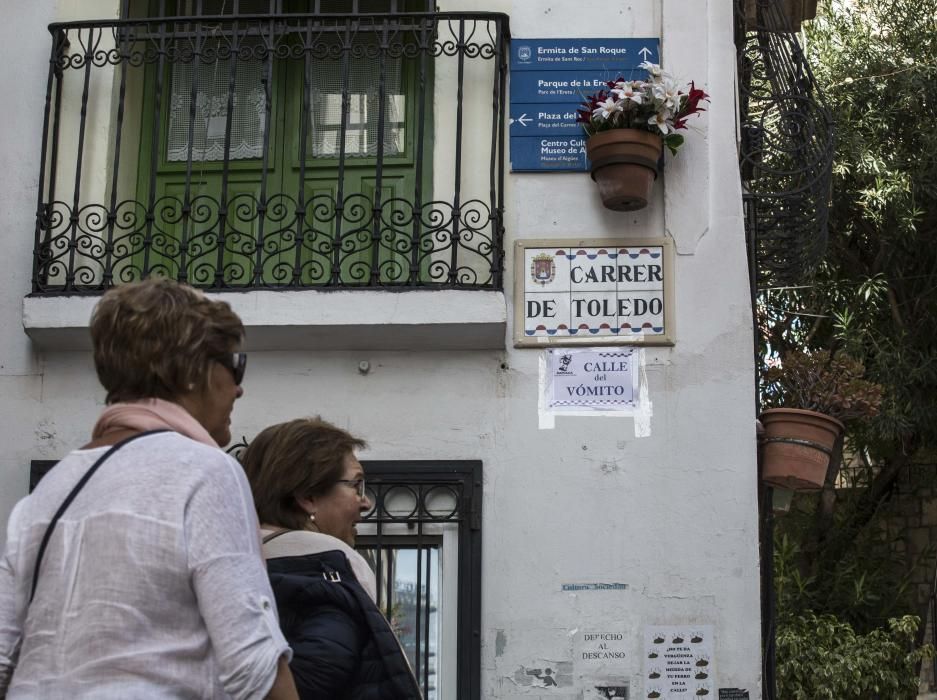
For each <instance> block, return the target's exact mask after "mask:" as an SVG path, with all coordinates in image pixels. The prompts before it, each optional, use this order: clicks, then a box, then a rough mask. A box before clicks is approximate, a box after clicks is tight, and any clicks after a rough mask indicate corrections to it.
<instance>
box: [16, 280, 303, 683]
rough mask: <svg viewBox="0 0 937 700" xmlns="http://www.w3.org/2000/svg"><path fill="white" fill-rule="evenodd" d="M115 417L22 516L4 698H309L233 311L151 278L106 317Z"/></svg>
mask: <svg viewBox="0 0 937 700" xmlns="http://www.w3.org/2000/svg"><path fill="white" fill-rule="evenodd" d="M90 330H91V340H92V345H93V357H94V365H95V369H96V370H97V374H98V378H99V379H100V381H101V384H103V386H104V389H105V391H106V399H105V402H106V404H107V405H106V407H105V408H104V410H103V412H102V413H101V415H100V416H99V417H98V419H97V422H96V424H95V425H94V428H93V430H92V432H91V440H90V442H88V443H87V444H86V445H84V447H82V448H81V449H78V450H75V451H74V452H71V453H70V454H68V455H67V456H66V457H65V458H64V459H62V460H61V461H60V462H59V463H58V464H57V465H56V466H55V467H54V468H53V469H52V470H51V471H50V472H49V473H48V474H47V475H46V476H45V477H44V478H43V479H42V481H41V482H40V483H39V485H38V486H37V488H36V490H35V491H34V492H33V493H32V494H30V495H29V496H27V497H26V498H24V499H23V500H22V501H20V502H19V503H18V504H17V505H16V507H15V508H14V509H13V512H12V514H11V515H10V520H9V525H8V528H7V542H6V548H5V551H4V554H3V557H2V558H0V697H6V698H8V699H9V700H14V699H16V698H65V697H95V698H170V697H172V698H179V697H189V698H195V697H199V698H218V697H233V698H262V697H268V698H296V689H295V687H294V685H293V682H292V678H291V677H290V674H289V669H288V667H287V661H288V659H289V653H290V652H289V647H288V645H287V643H286V640H285V638H284V637H283V635H282V633H281V632H280V629H279V624H278V620H277V617H276V609H275V606H274V604H273V594H272V591H271V589H270V584H269V580H268V578H267V575H266V571H265V570H264V567H263V563H262V562H261V560H260V556H259V555H260V546H259V542H258V539H257V517H256V514H255V512H254V509H253V504H252V503H251V496H250V490H249V487H248V485H247V480H246V479H245V478H244V473H243V470H242V469H241V468H240V465H238V463H237V462H236V461H235V460H234V459H232V458H231V457H230V456H228V455H227V454H225V453H224V452H223V451H222V450H220V449H219V445H224V444H226V443H227V442H228V441H229V440H230V437H231V433H230V425H231V411H232V409H233V407H234V402H235V401H236V400H237V399H238V398H240V397H241V396H242V395H243V393H244V391H243V389H242V388H241V386H240V384H241V380H242V379H243V377H244V368H245V362H246V356H245V355H244V354H243V353H241V352H238V346H239V345H240V343H241V339H242V337H243V334H244V328H243V326H242V324H241V320H240V319H239V318H238V317H237V315H236V314H235V313H234V312H233V311H232V310H231V308H230V307H229V306H228V305H227V304H225V303H223V302H219V301H212V300H210V299H208V298H207V297H206V296H205V295H203V294H201V293H200V292H197V291H196V290H194V289H192V288H191V287H186V286H184V285H180V284H177V283H175V282H171V281H168V280H160V279H150V280H147V281H144V282H140V283H135V284H126V285H121V286H119V287H116V288H114V289H112V290H110V291H108V292H107V293H106V294H105V295H104V296H103V297H102V298H101V300H100V302H99V303H98V304H97V306H96V307H95V310H94V314H93V316H92V319H91V328H90Z"/></svg>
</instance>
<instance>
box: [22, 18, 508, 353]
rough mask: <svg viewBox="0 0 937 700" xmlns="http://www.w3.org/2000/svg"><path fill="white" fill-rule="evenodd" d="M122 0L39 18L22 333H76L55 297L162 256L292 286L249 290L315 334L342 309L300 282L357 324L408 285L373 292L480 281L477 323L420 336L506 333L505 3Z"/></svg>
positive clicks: (155, 266)
mask: <svg viewBox="0 0 937 700" xmlns="http://www.w3.org/2000/svg"><path fill="white" fill-rule="evenodd" d="M385 1H386V2H387V3H388V7H389V8H397V7H398V5H400V6H401V7H405V6H406V7H410V6H412V3H411V4H409V5H408V4H407V3H402V2H400V1H399V0H385ZM140 4H141V6H143V5H147V4H146V3H140ZM254 4H257V5H258V6H262V5H264V4H265V3H261V2H257V3H254ZM267 4H269V3H267ZM218 5H219V8H223V7H225V3H218ZM234 5H235V7H237V6H238V3H235V4H234ZM333 5H336V4H335V3H333ZM371 5H374V3H371ZM172 6H173V5H172V3H171V2H170V3H169V5H168V6H167V7H172ZM197 6H198V7H199V8H202V7H203V3H202V2H199V3H197ZM271 6H272V5H271ZM316 6H317V7H318V4H317V5H316ZM338 6H339V7H340V6H341V4H340V3H339V4H338ZM349 6H351V4H350V3H349ZM128 7H131V8H132V7H133V4H132V3H131V4H130V5H129V6H128ZM204 7H206V8H210V7H211V3H210V2H209V1H208V0H205V2H204ZM240 7H241V8H242V10H243V9H244V8H248V9H250V7H251V3H250V2H248V1H246V0H242V1H241V3H240ZM354 7H355V8H356V9H357V7H358V4H357V3H355V4H354ZM127 14H128V16H127V17H126V18H124V19H119V20H104V21H83V22H70V23H58V24H53V25H50V27H49V29H50V32H51V34H52V48H51V55H50V62H49V73H48V81H47V87H46V102H45V112H44V115H43V141H42V155H41V163H40V170H39V182H40V187H39V195H38V202H37V211H36V228H35V247H34V255H33V274H32V294H31V295H30V297H28V298H27V300H26V303H25V308H24V317H25V318H26V328H27V332H28V333H30V335H31V336H33V337H34V339H36V340H37V341H39V342H40V344H42V343H44V342H47V341H49V339H51V338H53V337H56V338H58V340H56V341H53V344H56V345H57V346H58V347H84V346H86V342H85V340H82V341H81V342H78V341H76V340H75V338H74V337H72V339H71V340H67V339H63V338H64V336H63V335H62V333H63V332H64V333H65V335H67V336H74V333H75V332H77V333H78V334H79V335H80V334H82V332H83V327H84V320H85V319H86V318H87V316H86V315H85V312H86V311H87V309H86V308H85V307H88V308H90V306H89V304H88V303H87V302H86V303H80V302H79V303H77V304H76V305H74V309H70V310H69V309H66V310H63V305H62V304H61V303H59V302H54V299H55V298H58V297H65V296H67V297H70V298H74V297H80V296H95V295H98V294H100V293H101V292H102V291H104V290H105V289H107V288H108V287H110V286H112V285H114V284H119V283H122V282H129V281H134V280H139V279H142V278H144V277H146V276H148V275H152V274H158V275H161V276H164V277H169V278H172V279H176V280H179V281H181V282H185V283H188V284H191V285H193V286H196V287H199V288H202V289H204V290H205V291H207V292H212V293H218V294H220V295H221V296H222V297H223V298H228V299H231V298H234V297H237V296H238V294H236V293H242V292H256V293H259V294H260V295H261V296H260V297H258V296H257V295H256V294H254V295H250V296H251V297H252V298H251V300H250V301H248V300H247V299H245V300H242V301H240V302H233V305H234V306H235V308H236V309H237V310H239V311H240V312H242V313H247V314H248V315H250V311H251V309H257V307H258V304H259V303H260V302H258V301H257V300H258V299H269V297H268V296H266V295H269V294H270V293H271V292H281V291H285V290H299V291H300V292H302V294H300V295H299V297H298V298H296V299H294V300H291V301H289V302H287V303H285V304H281V303H279V302H276V301H271V302H270V303H267V302H264V303H263V304H261V306H263V307H264V308H265V309H269V308H271V307H272V306H277V305H279V306H280V307H281V308H283V309H295V310H296V313H291V312H288V313H286V316H287V317H284V318H281V319H279V320H277V321H273V322H272V323H274V325H277V326H278V327H280V330H281V331H282V328H283V327H290V326H300V327H303V328H305V329H306V331H304V336H305V337H307V338H309V337H310V336H309V333H308V332H307V331H308V327H309V326H316V327H319V331H321V332H319V333H313V334H312V336H314V337H312V339H310V340H308V344H309V345H311V346H315V347H322V346H320V345H319V344H318V341H319V340H321V339H322V338H324V337H329V336H330V335H331V332H332V330H334V328H335V327H337V326H336V324H334V323H331V322H329V321H328V320H327V319H325V318H324V317H323V316H322V314H319V316H316V314H315V313H313V314H312V317H310V312H309V306H310V303H309V300H310V299H311V298H315V299H316V300H317V303H316V304H313V306H315V307H316V308H319V307H321V306H322V303H320V302H321V301H322V300H323V299H326V298H328V299H330V300H331V301H330V302H328V303H331V304H332V305H333V307H337V308H339V309H344V311H343V312H336V310H335V309H334V308H333V311H332V312H331V313H329V314H326V315H328V316H330V317H332V318H334V317H335V316H336V315H337V313H344V319H345V320H344V321H343V323H345V322H347V325H349V328H350V327H351V326H352V325H353V326H357V330H355V331H354V332H355V333H356V334H357V335H358V336H361V326H362V325H365V326H367V325H369V324H374V325H378V324H381V323H382V321H381V319H382V318H383V319H386V314H387V313H390V311H391V310H393V311H394V312H397V313H398V314H399V312H400V308H401V304H403V306H404V307H406V305H407V304H410V303H411V302H410V301H404V300H403V298H401V297H400V295H391V296H393V297H398V298H396V299H395V300H388V299H387V298H386V292H388V291H397V292H402V291H408V292H411V291H412V292H416V291H424V292H425V291H436V292H439V293H443V292H445V293H444V294H442V297H445V298H446V299H447V302H446V303H445V304H443V305H440V304H439V302H440V300H441V298H442V297H439V296H438V295H433V298H434V300H433V302H429V301H428V300H427V299H423V300H421V301H420V302H417V306H419V307H421V308H424V309H425V308H428V307H435V308H437V310H438V309H440V308H445V307H449V308H459V306H458V305H462V306H464V305H465V299H466V297H465V296H464V295H466V294H470V293H471V294H480V295H481V297H484V296H486V295H485V293H486V292H487V296H488V297H489V298H488V299H487V300H484V301H482V300H481V299H480V298H479V299H478V301H477V302H471V301H470V302H469V304H470V305H473V304H474V306H476V307H478V308H477V309H474V310H470V315H471V314H474V316H473V318H474V319H475V321H474V322H477V323H481V326H477V327H476V328H474V329H473V330H472V331H471V332H466V338H464V339H454V338H451V337H450V338H449V339H448V340H444V341H442V342H441V344H438V343H433V342H430V345H429V347H435V346H438V347H464V344H463V342H462V341H463V340H467V339H468V337H469V336H472V337H475V338H479V337H485V338H487V340H484V341H481V345H482V346H484V347H488V346H491V345H492V343H494V345H495V346H497V345H500V346H501V347H503V337H502V338H500V339H498V340H497V341H495V340H494V339H495V338H498V337H499V333H500V332H501V331H503V327H504V323H505V312H504V310H503V295H502V294H501V290H502V286H503V259H504V252H503V248H504V246H503V238H504V226H503V215H504V151H505V143H504V119H505V106H506V92H505V81H506V69H507V63H506V61H507V55H508V54H507V47H508V43H509V39H510V31H509V27H508V20H507V17H506V16H505V15H503V14H497V13H484V12H457V13H453V12H413V13H404V12H397V11H390V12H382V13H374V14H362V13H357V12H355V13H348V14H339V13H334V12H333V13H317V14H301V13H283V12H278V13H270V14H243V13H241V14H215V15H209V14H199V15H196V16H192V15H187V16H159V17H140V18H137V17H134V16H133V12H132V11H131V12H128V13H127ZM164 14H165V13H164ZM334 292H344V293H350V292H353V294H351V297H353V298H354V299H349V296H348V295H347V294H339V295H338V296H336V295H335V294H334ZM367 292H383V293H384V294H382V295H381V296H382V297H384V298H383V299H382V300H381V301H380V302H379V303H378V304H377V307H382V305H383V307H386V308H384V309H383V310H381V309H380V308H378V310H377V311H373V313H371V316H373V318H365V319H363V320H361V319H355V318H353V316H354V315H355V314H354V311H355V309H359V310H360V309H361V308H363V307H364V306H371V307H374V306H375V305H374V304H369V303H366V302H365V297H367V296H368V295H367ZM456 292H458V294H456ZM322 293H329V294H327V296H322ZM471 294H470V296H471ZM493 294H494V297H492V295H493ZM373 296H374V295H373V294H372V295H371V297H372V298H373ZM403 296H404V297H411V295H410V294H407V295H403ZM416 296H421V295H419V294H417V295H416ZM449 297H452V298H451V299H450V298H449ZM281 298H282V297H281ZM492 299H494V300H492ZM60 301H61V300H60ZM88 301H89V302H90V301H91V300H88ZM333 302H334V303H333ZM452 304H457V306H454V307H453V306H452ZM79 306H80V307H81V308H79ZM499 306H500V307H501V308H500V309H499ZM238 307H240V308H238ZM345 312H347V313H345ZM420 313H422V312H420V311H418V310H416V309H415V310H413V311H412V312H408V311H407V309H406V308H404V310H403V315H404V316H406V317H407V318H408V319H409V320H408V321H407V322H406V323H405V324H404V326H405V328H404V332H403V335H404V336H407V332H405V331H406V329H407V328H411V327H412V326H413V324H416V325H420V326H425V325H427V324H428V325H429V326H438V327H443V326H445V327H447V328H448V329H449V330H448V331H447V333H450V335H451V331H452V330H453V329H454V328H455V327H456V326H457V325H458V324H459V323H460V321H461V319H459V318H455V317H453V316H452V313H451V312H449V314H448V315H447V314H445V313H443V312H442V311H437V313H435V314H432V313H431V314H429V316H423V317H422V318H421V317H420V316H419V314H420ZM75 314H77V315H79V316H81V321H80V322H76V321H74V320H72V319H73V317H74V316H75ZM256 315H257V316H258V317H264V318H266V317H267V316H269V314H268V313H267V312H266V311H264V310H263V309H261V310H260V311H257V312H256ZM274 315H276V314H274ZM281 315H282V314H281ZM364 316H368V314H367V313H365V314H364ZM245 320H246V319H245ZM265 323H268V322H267V321H261V320H258V325H260V326H263V325H264V324H265ZM491 324H494V326H492V325H491ZM248 325H250V324H248ZM268 325H269V324H268ZM341 325H342V323H339V324H338V326H341ZM364 335H367V333H365V334H364ZM418 335H419V333H418ZM424 335H425V333H424ZM502 335H503V334H502ZM60 341H61V342H60ZM266 342H267V344H268V345H271V344H272V347H273V348H280V347H293V343H292V341H290V340H288V339H287V340H285V341H284V342H280V341H277V340H271V339H270V338H268V339H267V341H266ZM335 342H337V345H336V347H359V346H360V347H367V346H369V345H370V344H371V341H368V340H366V339H362V338H360V337H359V338H358V339H357V340H349V341H347V342H346V341H343V340H341V339H339V340H338V341H335ZM335 342H333V345H335ZM401 342H402V343H403V344H402V345H401V343H400V342H391V343H390V345H389V346H388V347H394V348H396V347H409V344H408V341H407V340H405V339H404V340H401ZM470 346H471V343H470ZM424 347H426V346H424Z"/></svg>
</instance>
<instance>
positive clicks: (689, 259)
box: [0, 0, 760, 700]
mask: <svg viewBox="0 0 937 700" xmlns="http://www.w3.org/2000/svg"><path fill="white" fill-rule="evenodd" d="M116 4H117V3H116V2H111V3H110V4H109V5H108V3H104V5H100V4H99V3H96V4H95V9H99V10H100V12H99V13H98V14H97V15H96V16H99V17H101V16H107V15H108V14H109V13H112V11H113V6H114V5H116ZM440 5H441V6H442V9H456V8H461V9H485V10H493V11H504V12H507V13H509V14H510V17H511V31H512V33H513V35H514V36H515V37H519V38H524V37H549V36H557V37H559V36H582V37H584V38H585V37H602V36H657V35H659V36H660V37H661V43H662V54H663V59H664V60H663V62H664V65H665V67H666V68H668V69H670V70H672V71H673V72H675V73H676V74H677V75H678V76H679V77H681V78H685V79H687V80H689V79H691V78H692V79H694V80H696V81H697V84H702V85H703V86H705V89H706V90H707V91H708V92H709V93H710V94H711V95H712V98H713V99H712V105H711V108H710V111H709V112H708V114H707V115H706V116H705V118H704V119H701V120H698V121H696V122H695V123H694V125H693V129H694V131H693V133H690V134H689V135H688V138H687V141H688V143H687V144H686V146H685V147H684V148H683V149H682V151H681V153H680V155H679V156H678V157H677V158H675V159H672V160H671V159H668V162H667V165H666V170H665V174H664V177H663V179H662V180H659V181H658V187H657V188H656V192H655V198H654V201H653V202H652V203H651V205H650V206H649V207H648V208H647V209H645V210H643V211H641V212H636V213H633V214H624V213H616V212H610V211H607V210H605V209H603V208H602V207H601V205H600V203H599V200H598V195H597V194H596V192H595V189H594V185H593V183H592V182H591V180H590V179H589V177H588V176H587V175H584V174H578V173H577V174H518V175H508V176H507V178H506V179H507V196H506V202H507V214H506V227H507V235H508V240H507V241H506V242H505V249H506V250H507V251H508V258H507V260H506V263H507V270H508V277H507V279H506V280H505V293H506V298H507V308H508V310H509V316H508V328H507V330H506V335H505V337H506V338H510V337H511V333H512V328H511V326H512V324H513V319H512V318H511V317H510V309H511V308H512V289H513V278H512V262H513V261H512V260H511V251H512V249H513V242H514V240H516V239H518V238H550V237H555V238H567V237H590V238H600V237H609V236H614V237H620V238H621V239H622V241H627V240H628V239H629V238H645V237H653V236H662V235H668V236H670V237H672V238H673V239H674V241H675V242H676V251H677V255H676V261H675V280H676V285H675V287H676V300H675V301H676V313H677V319H676V329H677V337H676V344H675V345H674V347H672V348H649V349H648V350H647V352H646V357H647V368H646V371H647V380H648V384H649V389H650V398H651V401H652V402H653V408H654V415H653V417H652V419H651V435H650V436H649V437H646V438H640V439H638V438H635V437H634V427H633V422H632V421H631V419H627V418H580V417H560V418H558V419H557V421H556V426H555V428H554V429H552V430H540V429H538V420H537V389H538V356H539V351H537V350H529V349H524V350H518V349H514V348H511V347H505V349H504V350H473V351H469V350H463V351H453V350H445V351H408V352H388V351H380V350H369V351H318V352H315V351H309V350H303V351H292V352H256V353H253V354H252V356H251V358H250V367H249V372H248V375H247V380H246V385H245V386H246V395H245V397H244V399H243V400H241V401H240V402H239V404H238V406H237V408H236V409H235V416H234V420H235V424H234V431H233V432H234V433H235V435H236V436H240V435H246V436H251V435H253V434H254V433H256V432H257V431H258V430H260V429H261V428H262V427H264V426H266V425H268V424H270V423H271V422H275V421H279V420H285V419H289V418H292V417H295V416H297V415H311V414H322V415H323V416H324V417H326V418H327V419H329V420H331V421H333V422H336V423H337V424H339V425H342V426H346V427H348V428H349V429H350V430H352V431H353V432H355V433H356V434H360V435H362V436H364V437H366V438H367V439H368V441H369V442H370V443H371V448H370V449H369V450H368V452H367V453H365V455H363V456H365V457H369V458H375V459H377V458H379V459H480V460H482V462H483V464H484V512H483V532H484V544H483V560H484V561H483V600H482V605H483V619H482V625H483V639H482V645H483V649H482V665H483V678H482V697H483V698H497V699H498V700H518V699H519V698H530V697H539V696H541V695H538V692H540V693H542V697H551V698H564V700H572V699H573V698H580V697H581V691H582V689H583V688H584V687H585V686H586V684H587V679H588V678H590V677H594V676H596V675H600V674H601V673H603V672H607V673H622V674H624V675H625V676H627V677H628V678H629V679H630V680H631V684H632V697H633V698H642V697H644V694H643V692H642V689H643V687H644V686H643V677H642V671H643V666H642V657H643V648H642V638H643V629H644V627H645V626H646V625H658V624H684V623H686V624H692V625H703V624H710V625H713V627H714V630H715V639H716V641H715V655H716V658H715V660H714V669H715V674H716V678H717V686H718V687H740V688H748V689H749V690H750V692H751V697H752V698H757V697H760V692H759V686H760V655H759V651H758V650H759V639H760V634H759V629H760V623H759V605H758V560H757V527H756V470H755V447H754V431H753V425H754V400H753V392H754V389H753V385H752V351H751V348H752V336H751V334H752V328H751V313H750V309H749V303H748V287H747V272H746V261H745V250H744V231H743V223H742V213H741V196H740V191H739V180H738V175H737V165H736V150H735V109H736V107H735V97H734V49H733V46H732V33H731V32H732V22H731V7H730V5H731V3H727V2H722V1H717V0H662V1H660V0H631V1H630V2H627V3H608V2H606V1H604V0H579V1H578V2H575V3H570V2H562V3H561V2H546V1H542V0H514V1H513V2H511V1H509V0H492V1H491V2H486V3H482V2H470V1H469V0H447V1H446V2H440ZM108 7H110V8H111V9H110V10H108ZM79 9H80V12H81V14H80V15H79V14H78V11H79ZM66 16H67V17H69V18H72V17H75V16H84V17H92V16H95V15H94V13H92V12H90V11H89V10H86V9H85V6H84V5H82V6H81V7H80V8H78V7H76V3H74V2H70V3H65V2H62V3H56V2H55V1H54V0H33V2H31V3H22V4H18V8H17V14H16V17H15V18H14V17H13V16H12V15H10V16H8V17H7V18H6V21H5V22H4V23H3V25H2V26H0V37H2V39H3V40H2V41H0V65H4V66H6V67H7V68H6V69H5V70H4V71H3V72H2V76H0V81H2V82H0V94H3V95H5V96H7V97H8V100H9V101H10V103H13V104H16V106H17V108H16V109H10V110H7V112H6V122H5V128H4V129H3V130H2V131H0V158H2V160H0V166H2V168H3V172H4V173H5V174H6V177H5V180H4V182H5V186H4V187H3V188H0V217H2V223H3V229H2V230H3V232H4V238H5V249H4V255H3V256H2V257H0V274H2V278H3V279H4V280H5V284H4V285H3V288H2V291H0V326H2V328H3V329H4V331H3V333H0V426H2V427H0V431H2V432H0V435H2V438H3V444H4V445H5V446H6V449H5V450H4V451H3V454H2V456H0V534H2V533H3V532H4V530H5V526H4V524H3V521H5V519H6V515H7V513H8V512H9V509H10V508H11V507H12V505H13V503H14V502H15V501H16V500H17V499H18V498H19V497H21V496H22V495H24V494H25V492H26V485H27V468H28V464H29V460H30V459H48V458H57V457H60V456H62V454H64V453H65V452H66V451H67V450H68V449H70V448H72V447H74V446H77V445H79V444H81V443H82V442H84V441H85V440H86V439H87V436H88V432H89V430H90V426H91V423H92V420H93V417H94V415H95V414H96V412H97V411H98V410H99V409H100V407H101V405H102V402H103V392H102V390H101V389H100V387H99V386H98V384H97V381H96V378H95V376H94V370H93V367H92V364H91V358H90V355H89V354H88V353H87V352H82V351H55V350H42V351H39V350H37V349H34V348H33V347H32V345H31V341H30V340H29V338H28V337H27V336H26V335H25V334H24V333H23V332H22V330H21V328H22V323H23V319H22V308H23V306H22V304H23V297H24V295H26V294H27V293H28V292H29V289H30V282H29V276H30V261H31V251H32V238H33V227H34V217H35V207H36V188H37V181H36V178H37V175H38V155H39V145H40V128H41V114H42V106H43V100H44V92H45V80H46V70H47V55H48V50H49V35H48V33H47V32H46V30H45V24H46V23H48V22H49V21H52V20H53V18H56V17H57V18H65V17H66ZM489 97H490V96H489ZM489 104H490V103H486V104H485V106H484V108H485V109H488V107H489ZM441 122H442V120H441V119H440V117H439V116H437V127H439V126H440V124H441ZM445 135H446V134H445V132H444V131H442V130H440V129H439V128H437V143H439V142H441V140H442V139H444V138H445ZM105 143H106V140H105ZM14 173H15V174H16V175H14ZM505 345H506V346H508V345H509V343H507V341H506V343H505ZM361 360H368V361H369V362H370V365H371V368H372V370H371V372H370V373H369V374H367V375H361V374H360V373H359V372H358V369H357V368H358V363H359V362H360V361H361ZM589 581H600V582H621V583H626V584H627V585H628V588H627V590H624V591H595V592H578V593H564V592H563V591H562V590H561V586H562V584H564V583H576V582H589ZM584 631H585V632H602V631H613V632H622V633H623V634H624V635H625V636H626V640H627V641H626V649H627V652H628V658H627V659H626V660H625V661H623V662H620V663H618V664H617V665H609V666H607V667H605V669H604V670H603V669H601V668H599V667H598V666H596V665H592V664H589V663H585V662H583V661H582V660H581V658H578V657H580V656H581V654H580V651H581V650H580V649H579V641H578V640H579V639H580V638H581V635H582V633H583V632H584ZM539 660H545V661H572V662H573V664H574V677H575V681H574V685H573V687H569V688H565V689H559V690H555V691H550V692H546V691H536V690H532V689H530V688H527V687H523V686H519V685H518V684H517V683H516V681H515V680H514V678H515V672H516V671H517V670H518V669H519V668H524V667H529V666H531V665H532V664H536V663H538V662H539Z"/></svg>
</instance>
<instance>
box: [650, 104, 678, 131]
mask: <svg viewBox="0 0 937 700" xmlns="http://www.w3.org/2000/svg"><path fill="white" fill-rule="evenodd" d="M672 116H673V115H672V114H671V113H670V110H667V109H664V110H661V111H660V112H658V113H657V114H654V115H652V116H651V117H650V118H649V119H648V120H647V123H648V124H650V125H651V126H656V127H657V128H658V129H660V133H662V134H663V135H664V136H666V135H667V134H668V133H670V132H671V131H672V130H673V124H672V122H671V121H670V119H671V117H672Z"/></svg>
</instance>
